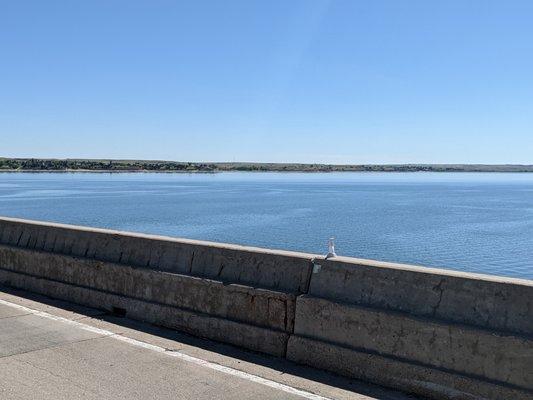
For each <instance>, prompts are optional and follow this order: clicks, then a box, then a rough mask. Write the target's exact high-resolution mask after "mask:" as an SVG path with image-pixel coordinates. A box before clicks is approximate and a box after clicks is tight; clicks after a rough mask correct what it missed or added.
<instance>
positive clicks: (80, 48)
mask: <svg viewBox="0 0 533 400" xmlns="http://www.w3.org/2000/svg"><path fill="white" fill-rule="evenodd" d="M0 155H2V156H19V157H23V156H24V157H32V156H33V157H88V158H143V159H168V160H184V161H273V162H327V163H397V162H424V163H442V162H452V163H455V162H457V163H478V162H481V163H533V1H512V0H506V1H488V0H480V1H475V0H469V1H464V0H460V1H427V0H424V1H396V0H391V1H357V0H345V1H342V0H339V1H318V0H316V1H315V0H300V1H298V0H291V1H286V0H280V1H273V0H269V1H253V0H242V1H232V0H225V1H219V0H212V1H197V0H195V1H193V0H191V1H181V2H180V1H154V0H152V1H134V0H128V1H114V0H105V1H70V0H69V1H67V0H65V1H50V0H49V1H42V0H36V1H29V0H24V1H2V2H1V3H0Z"/></svg>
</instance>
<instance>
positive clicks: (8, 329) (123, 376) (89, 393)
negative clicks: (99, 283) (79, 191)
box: [0, 287, 411, 400]
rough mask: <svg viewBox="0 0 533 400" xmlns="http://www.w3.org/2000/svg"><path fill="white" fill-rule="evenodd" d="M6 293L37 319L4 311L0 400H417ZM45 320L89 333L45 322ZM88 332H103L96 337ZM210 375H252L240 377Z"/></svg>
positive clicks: (2, 296) (0, 313)
mask: <svg viewBox="0 0 533 400" xmlns="http://www.w3.org/2000/svg"><path fill="white" fill-rule="evenodd" d="M2 290H3V289H2V288H1V287H0V301H7V302H8V303H9V304H11V305H22V306H24V307H28V308H30V309H31V310H34V312H33V313H30V312H28V311H24V310H19V309H16V308H13V307H11V306H9V305H5V304H0V398H1V399H2V400H26V399H32V400H33V399H35V400H72V399H94V400H108V399H109V400H111V399H113V400H114V399H127V400H136V399H139V400H141V399H142V400H144V399H154V400H163V399H173V400H175V399H187V400H189V399H199V400H202V399H205V400H207V399H269V400H270V399H291V400H292V399H294V400H296V399H306V398H308V399H317V400H320V399H321V398H323V399H339V400H349V399H354V400H371V399H381V400H408V399H411V397H410V396H406V395H402V394H400V393H398V392H394V391H391V390H385V389H382V388H378V387H375V386H371V385H365V384H362V383H359V382H355V381H349V380H347V379H342V378H338V377H334V376H331V375H328V374H326V373H324V372H320V371H317V370H313V369H309V368H305V367H298V366H294V365H292V364H291V363H288V362H287V361H283V360H279V359H278V360H275V359H269V358H267V357H261V356H259V355H253V354H248V353H245V352H240V351H239V350H237V349H234V348H230V347H227V346H224V345H218V344H215V343H212V342H207V341H202V340H199V339H194V340H193V339H192V338H188V337H186V336H183V335H181V336H180V335H179V334H174V333H173V332H171V331H166V330H161V329H158V328H152V327H150V326H148V325H143V324H140V323H134V322H133V321H129V320H128V319H125V318H116V317H112V316H106V315H101V313H99V312H98V311H97V310H91V309H87V308H82V307H75V306H73V305H69V304H66V303H61V302H57V301H50V300H45V299H39V298H38V297H37V300H39V301H47V302H48V304H44V303H41V302H38V301H35V299H36V296H32V297H33V299H28V298H26V297H20V296H28V294H27V293H24V292H19V293H17V294H18V295H14V294H8V293H5V292H3V291H2ZM58 307H61V308H58ZM65 307H66V308H68V309H69V310H66V309H65ZM37 312H46V313H47V315H48V316H51V317H53V318H61V317H63V318H66V322H68V321H74V322H76V323H78V322H79V323H81V324H82V326H81V327H80V326H72V325H69V324H68V323H66V322H64V320H53V319H50V318H46V317H43V316H42V315H39V314H36V313H37ZM80 312H81V313H83V314H80ZM87 315H92V316H93V317H94V318H91V317H87ZM131 324H133V325H131ZM128 326H131V327H128ZM84 327H89V328H98V329H104V330H105V331H98V332H90V331H87V330H86V329H84ZM110 334H112V335H111V336H110ZM129 340H134V341H138V342H140V343H143V344H146V345H147V346H154V348H155V351H154V349H153V348H140V347H139V346H135V345H132V344H131V343H130V342H129ZM191 340H193V342H194V343H191ZM158 349H160V350H161V351H157V350H158ZM176 353H177V354H179V355H183V356H184V357H194V359H195V360H200V361H202V362H203V363H205V364H207V366H206V365H199V364H198V363H193V362H188V361H187V360H184V359H182V358H179V357H175V356H173V355H175V354H176ZM224 354H226V355H224ZM209 365H215V366H218V367H221V368H227V369H229V370H230V371H231V372H234V371H235V372H237V373H241V372H242V373H244V374H247V375H245V376H244V377H240V376H235V375H232V374H228V373H224V372H221V371H220V370H214V369H212V368H209ZM249 376H252V377H257V378H258V379H264V380H266V381H268V382H269V383H273V384H275V385H285V386H286V387H287V388H289V389H292V388H295V389H296V390H299V391H300V392H302V393H303V395H301V394H296V393H290V392H288V391H287V390H281V389H280V388H279V387H273V386H267V385H265V384H262V383H261V382H258V381H257V380H251V379H250V378H249ZM320 382H325V383H320ZM313 396H314V397H313ZM319 396H322V397H319Z"/></svg>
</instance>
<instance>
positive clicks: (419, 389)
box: [0, 218, 533, 400]
mask: <svg viewBox="0 0 533 400" xmlns="http://www.w3.org/2000/svg"><path fill="white" fill-rule="evenodd" d="M2 282H3V283H5V284H9V285H12V286H14V287H18V288H24V289H28V290H31V291H33V292H36V293H41V294H45V295H48V296H51V297H54V298H59V299H64V300H68V301H72V302H75V303H78V304H83V305H87V306H91V307H95V308H99V309H105V310H110V311H115V312H121V313H125V314H126V315H127V316H128V317H131V318H134V319H137V320H141V321H146V322H150V323H153V324H157V325H161V326H166V327H170V328H174V329H177V330H180V331H184V332H187V333H190V334H193V335H196V336H200V337H204V338H209V339H213V340H217V341H222V342H226V343H230V344H233V345H236V346H239V347H243V348H246V349H251V350H254V351H259V352H263V353H267V354H271V355H275V356H278V357H286V358H289V359H291V360H294V361H296V362H299V363H304V364H309V365H312V366H316V367H319V368H324V369H327V370H330V371H333V372H336V373H339V374H344V375H347V376H349V377H356V378H361V379H365V380H369V381H371V382H375V383H378V384H382V385H387V386H390V387H395V388H401V389H402V390H407V391H410V392H412V393H416V394H420V395H424V396H428V397H430V398H434V399H495V400H496V399H509V398H513V399H515V398H516V399H522V398H524V399H525V398H533V392H532V389H533V387H532V386H533V383H532V378H531V377H532V376H533V362H532V338H533V282H532V281H528V280H520V279H510V278H500V277H491V276H486V275H478V274H467V273H460V272H453V271H445V270H438V269H429V268H422V267H415V266H408V265H398V264H392V263H382V262H377V261H370V260H360V259H352V258H346V257H335V258H333V259H328V260H325V259H324V257H321V256H316V255H311V254H303V253H292V252H283V251H272V250H266V249H256V248H250V247H243V246H234V245H225V244H216V243H208V242H198V241H189V240H185V239H172V238H165V237H157V236H150V235H141V234H131V233H125V232H117V231H108V230H102V229H92V228H83V227H75V226H68V225H60V224H46V223H40V222H34V221H23V220H16V219H4V218H0V283H2ZM295 309H296V311H295Z"/></svg>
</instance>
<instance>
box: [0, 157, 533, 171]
mask: <svg viewBox="0 0 533 400" xmlns="http://www.w3.org/2000/svg"><path fill="white" fill-rule="evenodd" d="M0 171H101V172H132V171H138V172H142V171H151V172H223V171H251V172H254V171H264V172H365V171H366V172H533V165H485V164H382V165H377V164H366V165H364V164H360V165H357V164H353V165H330V164H290V163H287V164H282V163H229V162H228V163H225V162H223V163H218V162H213V163H198V162H177V161H152V160H88V159H63V160H60V159H39V158H0Z"/></svg>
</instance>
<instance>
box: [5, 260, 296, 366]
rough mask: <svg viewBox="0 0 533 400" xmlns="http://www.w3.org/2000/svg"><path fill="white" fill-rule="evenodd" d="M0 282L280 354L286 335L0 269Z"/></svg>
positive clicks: (237, 344)
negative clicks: (122, 311)
mask: <svg viewBox="0 0 533 400" xmlns="http://www.w3.org/2000/svg"><path fill="white" fill-rule="evenodd" d="M0 283H2V284H8V285H10V286H12V287H15V288H21V289H25V290H29V291H31V292H34V293H39V294H42V295H45V296H50V297H53V298H56V299H61V300H66V301H70V302H73V303H77V304H83V305H86V306H89V307H94V308H99V309H104V310H108V311H110V312H115V311H116V310H124V311H125V312H126V314H125V315H126V316H128V317H129V318H133V319H136V320H140V321H145V322H149V323H152V324H155V325H159V326H165V327H168V328H173V329H178V330H180V331H183V332H187V333H190V334H192V335H195V336H199V337H202V338H207V339H212V340H217V341H221V342H224V343H229V344H233V345H235V346H239V347H242V348H245V349H249V350H254V351H259V352H262V353H266V354H271V355H275V356H278V357H283V356H284V355H285V351H286V348H287V340H288V337H289V335H288V334H287V333H285V332H280V331H276V330H271V329H265V328H261V327H257V326H253V325H248V324H243V323H239V322H236V321H231V320H228V319H224V318H217V317H213V316H210V315H206V314H198V313H195V312H191V311H188V310H184V309H181V308H177V307H172V306H166V305H162V304H157V303H152V302H147V301H143V300H137V299H132V298H129V297H124V296H120V295H116V294H112V293H107V292H102V291H99V290H94V289H91V288H87V287H81V286H74V285H69V284H65V283H62V282H57V281H52V280H49V279H43V278H37V277H34V276H31V275H25V274H20V273H16V272H11V271H7V270H3V269H0Z"/></svg>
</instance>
